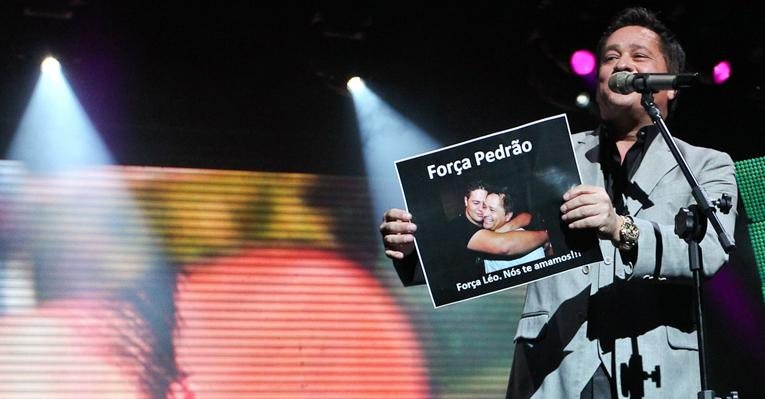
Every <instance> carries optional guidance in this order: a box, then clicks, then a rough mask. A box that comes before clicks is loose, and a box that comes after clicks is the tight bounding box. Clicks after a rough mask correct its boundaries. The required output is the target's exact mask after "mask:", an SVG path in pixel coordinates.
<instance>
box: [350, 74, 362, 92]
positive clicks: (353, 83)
mask: <svg viewBox="0 0 765 399" xmlns="http://www.w3.org/2000/svg"><path fill="white" fill-rule="evenodd" d="M346 86H348V90H351V91H354V90H360V89H361V88H362V87H364V80H363V79H361V78H360V77H358V76H354V77H352V78H350V79H348V83H347V84H346Z"/></svg>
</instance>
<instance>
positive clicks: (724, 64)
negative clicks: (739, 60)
mask: <svg viewBox="0 0 765 399" xmlns="http://www.w3.org/2000/svg"><path fill="white" fill-rule="evenodd" d="M730 74H731V66H730V62H728V61H720V62H718V63H717V65H715V67H714V69H713V70H712V79H713V80H714V82H715V84H718V85H721V84H723V83H725V82H726V81H727V80H728V79H729V78H730Z"/></svg>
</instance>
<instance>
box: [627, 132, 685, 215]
mask: <svg viewBox="0 0 765 399" xmlns="http://www.w3.org/2000/svg"><path fill="white" fill-rule="evenodd" d="M676 167H677V162H676V161H675V158H674V157H673V156H672V153H671V152H670V151H669V147H667V143H666V142H664V137H663V136H661V135H659V136H657V137H656V138H655V139H654V140H653V142H652V143H651V145H650V148H648V150H647V151H646V153H645V156H644V157H643V160H642V161H641V162H640V167H639V168H638V170H637V171H636V172H635V176H634V177H633V178H632V181H633V183H635V184H637V186H638V187H639V188H640V190H642V191H643V192H644V193H645V194H646V195H647V196H649V195H651V192H653V190H654V188H656V185H657V184H658V183H659V181H661V179H662V178H663V177H664V176H666V175H667V173H669V172H670V171H671V170H672V169H674V168H676ZM644 202H645V201H644ZM626 205H627V209H629V211H630V214H632V215H637V214H638V212H640V210H642V209H643V208H644V205H645V204H643V203H641V202H640V201H638V200H637V199H635V198H631V197H628V198H627V201H626Z"/></svg>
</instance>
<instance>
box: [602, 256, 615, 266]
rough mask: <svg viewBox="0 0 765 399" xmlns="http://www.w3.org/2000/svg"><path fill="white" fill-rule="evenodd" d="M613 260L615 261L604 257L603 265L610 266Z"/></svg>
mask: <svg viewBox="0 0 765 399" xmlns="http://www.w3.org/2000/svg"><path fill="white" fill-rule="evenodd" d="M612 260H613V259H611V257H610V256H604V257H603V263H605V264H607V265H610V264H611V261H612Z"/></svg>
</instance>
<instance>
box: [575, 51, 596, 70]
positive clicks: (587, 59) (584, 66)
mask: <svg viewBox="0 0 765 399" xmlns="http://www.w3.org/2000/svg"><path fill="white" fill-rule="evenodd" d="M571 69H572V70H573V71H574V73H576V74H577V75H579V76H585V75H589V74H590V73H592V71H594V70H595V55H594V54H593V53H592V52H591V51H589V50H577V51H575V52H574V54H572V55H571Z"/></svg>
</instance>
